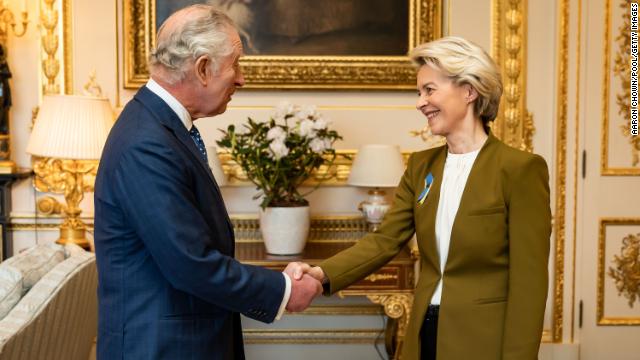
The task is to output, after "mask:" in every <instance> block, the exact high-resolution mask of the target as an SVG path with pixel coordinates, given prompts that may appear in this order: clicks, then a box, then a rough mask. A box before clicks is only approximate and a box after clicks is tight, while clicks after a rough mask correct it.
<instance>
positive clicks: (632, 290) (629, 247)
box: [607, 233, 640, 307]
mask: <svg viewBox="0 0 640 360" xmlns="http://www.w3.org/2000/svg"><path fill="white" fill-rule="evenodd" d="M613 263H614V264H615V267H609V272H608V273H607V275H609V276H610V277H611V278H612V279H613V280H614V281H615V283H616V288H617V289H618V295H621V296H622V295H624V297H625V298H627V300H628V301H629V307H633V303H634V302H636V301H638V303H640V233H639V234H636V235H633V234H629V235H627V236H626V237H625V238H624V239H622V248H621V249H620V255H614V256H613Z"/></svg>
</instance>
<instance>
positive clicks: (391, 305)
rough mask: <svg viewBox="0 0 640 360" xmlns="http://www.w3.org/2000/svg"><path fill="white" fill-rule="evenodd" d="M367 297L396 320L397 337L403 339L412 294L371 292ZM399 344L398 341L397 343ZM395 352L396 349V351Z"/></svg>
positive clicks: (407, 322)
mask: <svg viewBox="0 0 640 360" xmlns="http://www.w3.org/2000/svg"><path fill="white" fill-rule="evenodd" d="M367 298H368V299H369V300H371V302H373V303H375V304H380V305H382V306H383V307H384V313H385V314H386V315H387V316H388V317H390V318H392V319H397V320H398V333H397V335H398V337H399V338H400V339H404V336H405V335H406V333H407V326H408V325H409V316H410V314H411V306H412V305H413V294H411V293H402V294H371V295H367ZM398 345H400V343H399V344H398ZM396 353H397V351H396Z"/></svg>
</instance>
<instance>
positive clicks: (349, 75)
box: [122, 0, 442, 90]
mask: <svg viewBox="0 0 640 360" xmlns="http://www.w3.org/2000/svg"><path fill="white" fill-rule="evenodd" d="M156 1H166V0H124V6H123V14H122V16H123V26H124V44H123V46H124V87H125V88H127V89H136V88H138V87H140V86H142V85H144V83H145V82H146V81H147V79H148V77H149V69H148V67H147V58H148V55H149V51H150V49H151V48H152V47H153V46H154V43H155V35H156ZM402 1H407V2H408V8H409V11H408V12H409V19H408V24H409V28H408V29H407V31H408V39H409V41H408V44H407V52H408V51H409V50H410V49H412V48H413V47H415V46H416V45H418V44H421V43H423V42H426V41H429V40H432V39H437V38H439V37H440V36H441V28H442V21H441V18H442V6H441V1H439V0H402ZM203 2H204V1H203ZM241 65H242V68H243V71H244V75H245V79H246V81H247V84H246V86H245V88H253V89H380V90H391V89H413V88H414V87H415V70H414V69H413V67H412V66H411V64H410V62H409V58H408V56H407V55H406V53H405V54H398V55H397V56H396V55H394V56H331V55H326V56H324V55H322V56H321V55H318V56H289V55H288V56H271V55H270V56H253V55H249V56H245V57H243V58H242V60H241Z"/></svg>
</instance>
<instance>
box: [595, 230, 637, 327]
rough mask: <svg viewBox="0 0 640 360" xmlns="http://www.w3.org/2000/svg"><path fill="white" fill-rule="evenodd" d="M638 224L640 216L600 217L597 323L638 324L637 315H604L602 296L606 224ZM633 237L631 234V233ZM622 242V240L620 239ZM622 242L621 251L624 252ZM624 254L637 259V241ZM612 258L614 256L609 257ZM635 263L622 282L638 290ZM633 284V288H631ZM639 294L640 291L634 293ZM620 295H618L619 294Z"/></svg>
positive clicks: (605, 259)
mask: <svg viewBox="0 0 640 360" xmlns="http://www.w3.org/2000/svg"><path fill="white" fill-rule="evenodd" d="M629 225H631V226H640V218H624V217H619V218H618V217H611V218H602V219H600V229H599V236H598V294H597V307H596V319H597V323H598V325H640V316H639V317H605V314H604V311H605V298H604V295H605V293H604V287H605V285H604V282H605V276H606V275H607V271H606V270H605V269H606V262H607V260H608V259H607V258H605V257H606V243H607V238H606V237H607V227H608V226H629ZM631 236H632V237H633V235H631ZM638 236H640V234H638V235H637V236H636V237H635V240H636V241H638ZM621 242H622V241H621ZM624 246H625V245H624V243H623V252H624V249H625V247H624ZM627 249H628V250H627V252H626V254H627V255H629V256H635V257H636V261H638V258H639V255H638V251H640V248H639V247H638V243H635V244H633V243H632V245H631V246H629V247H627ZM610 259H611V260H614V262H615V257H612V258H610ZM637 266H638V265H637V263H636V265H635V268H633V267H632V268H629V271H630V276H629V277H625V276H623V277H622V281H623V284H626V285H630V286H631V287H632V289H633V290H635V291H638V288H637V287H638V285H639V283H638V279H640V269H638V268H637ZM634 286H635V289H634V288H633V287H634ZM636 294H637V295H638V296H640V293H636ZM619 296H620V295H619Z"/></svg>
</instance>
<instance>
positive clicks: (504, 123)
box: [492, 0, 535, 151]
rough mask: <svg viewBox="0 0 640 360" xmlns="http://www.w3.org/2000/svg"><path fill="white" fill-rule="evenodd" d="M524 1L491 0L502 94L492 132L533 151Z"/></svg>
mask: <svg viewBox="0 0 640 360" xmlns="http://www.w3.org/2000/svg"><path fill="white" fill-rule="evenodd" d="M526 28H527V2H526V0H510V1H506V0H494V3H493V33H494V37H493V51H492V52H493V57H494V59H495V60H496V62H497V63H498V66H499V67H500V69H501V71H502V76H503V81H504V93H503V97H502V101H501V103H500V111H499V113H498V117H497V119H496V121H495V122H494V123H493V125H492V131H493V132H494V133H495V134H496V136H498V137H499V138H500V139H502V141H504V142H505V143H506V144H509V145H511V146H513V147H515V148H518V149H521V150H525V151H533V142H532V141H533V133H534V132H535V127H534V125H533V116H532V115H531V113H529V111H528V110H527V108H526V76H527V75H526V71H527V66H526V56H527V53H526V51H527V49H526V47H527V32H526Z"/></svg>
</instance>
